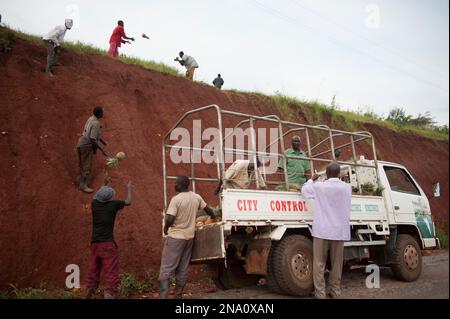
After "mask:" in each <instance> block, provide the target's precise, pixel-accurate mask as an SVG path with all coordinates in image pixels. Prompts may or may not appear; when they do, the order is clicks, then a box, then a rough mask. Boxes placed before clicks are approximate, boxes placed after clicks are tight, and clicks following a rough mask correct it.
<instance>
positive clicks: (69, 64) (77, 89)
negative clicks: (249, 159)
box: [0, 40, 448, 288]
mask: <svg viewBox="0 0 450 319" xmlns="http://www.w3.org/2000/svg"><path fill="white" fill-rule="evenodd" d="M45 58H46V51H45V48H44V47H43V46H38V45H36V44H32V43H29V42H25V41H22V40H17V42H16V43H15V45H14V49H13V51H12V52H11V53H9V54H0V74H1V77H0V105H1V106H0V131H2V132H3V131H5V132H7V134H5V135H1V136H0V154H2V156H1V164H0V176H1V187H0V202H1V203H2V204H1V206H0V288H2V287H5V286H6V285H7V284H9V283H14V284H18V285H20V286H22V287H23V286H39V285H41V284H47V285H48V286H50V287H51V286H58V287H62V286H64V280H65V276H66V275H67V274H66V273H65V267H66V266H67V265H68V264H78V265H80V266H81V270H82V273H81V274H82V280H84V279H85V278H84V277H83V273H84V270H85V269H86V262H87V258H88V254H89V253H88V252H89V240H90V233H91V213H90V200H91V196H88V195H85V194H82V193H81V192H79V191H78V190H77V189H76V188H75V187H74V186H73V184H72V182H73V180H74V178H75V175H76V171H77V157H76V152H75V144H76V141H77V139H78V134H79V133H81V131H82V128H83V125H84V123H85V121H86V119H87V118H88V116H90V113H91V110H92V108H93V106H97V105H101V106H104V108H105V118H104V120H103V123H104V124H103V133H104V134H103V135H104V139H105V140H106V141H108V142H109V149H110V150H111V151H114V152H116V151H119V150H120V151H124V152H125V153H126V154H127V155H128V157H127V159H126V160H125V161H124V162H123V164H122V165H121V167H120V169H119V170H116V171H114V173H113V177H114V178H113V183H114V186H115V188H116V189H117V190H118V195H119V197H120V196H125V185H126V182H127V181H128V180H131V181H132V182H133V185H134V189H133V191H134V192H133V204H132V206H131V207H129V208H126V209H125V210H124V211H123V212H122V214H121V215H120V216H119V217H118V220H117V224H116V240H117V242H118V245H119V247H120V267H121V271H122V272H133V273H135V274H137V275H139V276H142V275H143V274H144V273H145V272H146V271H148V270H152V271H157V270H158V266H159V260H160V241H161V240H160V239H161V217H160V216H161V211H162V208H163V197H162V169H161V167H162V160H161V141H162V136H163V135H164V134H165V133H166V132H167V131H168V129H169V128H170V127H171V126H172V125H173V124H174V123H175V121H176V120H177V119H178V118H179V117H180V116H181V115H182V114H183V113H184V112H186V111H188V110H190V109H193V108H196V107H199V106H203V105H207V104H211V103H215V104H218V105H220V106H222V107H223V108H226V109H230V110H236V111H241V112H245V113H252V114H260V115H266V114H279V112H278V110H277V108H276V106H275V105H274V104H273V102H272V101H271V100H270V99H268V98H267V97H264V96H260V95H249V94H239V93H230V92H221V91H218V90H216V89H214V88H212V87H207V86H205V85H199V84H196V83H192V82H190V81H187V80H185V79H183V78H177V77H173V76H170V75H165V74H161V73H158V72H153V71H149V70H146V69H143V68H141V67H138V66H130V65H126V64H123V63H120V62H118V61H115V60H113V59H111V58H108V57H103V56H92V55H77V54H74V53H73V52H64V53H63V55H62V59H61V62H62V64H63V66H61V67H58V68H56V74H57V76H56V77H54V78H49V77H48V76H46V75H45V74H44V73H43V72H42V69H43V68H44V61H45ZM207 120H210V121H211V122H212V121H214V122H213V123H215V120H214V117H213V115H212V114H211V116H210V117H209V118H208V119H207ZM299 120H302V118H301V117H299ZM365 128H366V129H367V130H369V131H371V132H372V133H373V134H374V136H375V138H376V144H377V147H378V155H379V156H380V158H381V159H383V160H389V161H395V162H399V163H402V164H404V165H406V166H407V167H408V169H410V170H411V171H412V173H413V174H414V176H415V177H416V178H417V180H418V182H419V183H420V184H421V185H422V187H423V188H424V189H425V190H426V191H427V192H428V194H429V193H430V190H431V185H432V183H433V182H435V181H440V182H441V186H442V189H441V191H442V195H443V196H442V197H440V198H435V199H431V200H430V202H431V204H432V210H433V212H434V214H435V218H436V219H438V220H439V221H440V222H442V223H443V224H444V225H445V227H446V225H447V222H448V142H443V141H435V140H431V139H427V138H424V137H420V136H416V135H413V134H405V133H395V132H393V131H391V130H389V129H386V128H384V127H379V126H376V125H366V126H365ZM103 164H104V158H103V157H102V156H101V155H97V156H96V159H95V162H94V165H93V167H94V169H93V177H94V179H93V181H92V185H93V186H94V187H98V186H99V185H100V183H101V180H102V167H103ZM208 192H211V190H208Z"/></svg>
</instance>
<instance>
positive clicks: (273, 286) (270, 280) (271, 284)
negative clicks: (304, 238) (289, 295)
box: [266, 242, 283, 294]
mask: <svg viewBox="0 0 450 319" xmlns="http://www.w3.org/2000/svg"><path fill="white" fill-rule="evenodd" d="M276 245H277V242H272V246H271V247H270V251H269V256H268V258H267V276H266V282H267V287H268V288H269V289H270V290H272V291H273V292H274V293H277V294H283V290H282V289H281V288H280V285H278V282H277V280H276V279H275V275H274V270H273V251H274V250H275V247H276Z"/></svg>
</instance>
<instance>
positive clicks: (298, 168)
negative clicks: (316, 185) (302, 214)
mask: <svg viewBox="0 0 450 319" xmlns="http://www.w3.org/2000/svg"><path fill="white" fill-rule="evenodd" d="M300 147H301V139H300V136H297V135H296V136H293V137H292V148H288V149H287V150H285V151H284V155H286V156H296V157H306V156H307V154H306V153H305V152H303V151H302V150H301V149H300ZM278 170H279V171H280V172H283V171H284V165H283V159H280V162H279V164H278ZM286 172H287V177H288V182H289V190H290V191H299V190H300V186H301V185H303V184H305V183H306V178H307V177H309V176H310V174H311V168H310V165H309V161H308V160H302V159H294V158H287V159H286ZM278 189H279V190H286V186H285V185H284V184H283V185H280V187H279V188H278Z"/></svg>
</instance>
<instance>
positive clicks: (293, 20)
mask: <svg viewBox="0 0 450 319" xmlns="http://www.w3.org/2000/svg"><path fill="white" fill-rule="evenodd" d="M252 1H253V2H254V3H255V5H256V6H257V7H259V8H261V9H263V10H265V11H266V12H268V13H269V14H271V15H273V16H275V17H277V18H279V19H281V20H284V21H286V22H289V23H291V24H293V25H296V26H301V27H303V28H305V29H307V30H309V31H310V32H311V33H319V34H321V35H322V36H323V37H325V38H327V39H328V40H329V41H330V42H332V43H334V44H337V45H340V46H343V47H344V48H349V49H351V50H353V51H355V52H357V53H359V54H360V55H363V56H367V57H369V58H371V59H372V60H374V61H376V62H378V63H380V64H382V65H384V66H385V67H387V68H390V69H392V70H394V71H397V72H399V73H402V74H403V75H406V76H408V77H410V78H412V79H415V80H416V81H419V82H423V83H425V84H428V85H429V86H432V87H434V88H436V89H439V90H441V91H443V92H445V93H448V89H446V88H443V87H442V86H440V85H438V84H436V83H434V82H432V81H429V80H426V79H423V78H419V77H417V76H415V75H414V74H412V73H409V72H407V71H405V70H403V69H401V68H398V67H396V66H395V65H391V64H388V63H386V62H385V61H383V60H381V59H379V58H377V57H375V56H373V55H370V54H368V53H366V52H364V51H361V50H359V49H356V48H354V47H352V46H350V45H347V44H346V43H344V42H342V41H340V40H338V39H336V38H334V37H332V36H330V35H328V34H325V33H323V32H319V31H317V30H316V29H314V28H312V27H310V26H308V25H306V24H303V23H299V20H298V19H297V18H291V17H289V16H287V15H285V14H284V13H282V12H280V11H279V10H276V9H273V8H271V7H268V6H267V5H265V4H263V3H261V2H260V1H258V0H252Z"/></svg>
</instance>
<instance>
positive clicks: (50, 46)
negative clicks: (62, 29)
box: [44, 40, 58, 72]
mask: <svg viewBox="0 0 450 319" xmlns="http://www.w3.org/2000/svg"><path fill="white" fill-rule="evenodd" d="M44 43H45V46H46V48H47V66H46V68H45V71H46V72H52V68H53V65H55V64H56V62H57V61H58V54H57V53H56V52H55V44H54V43H53V42H51V41H47V40H44Z"/></svg>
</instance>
